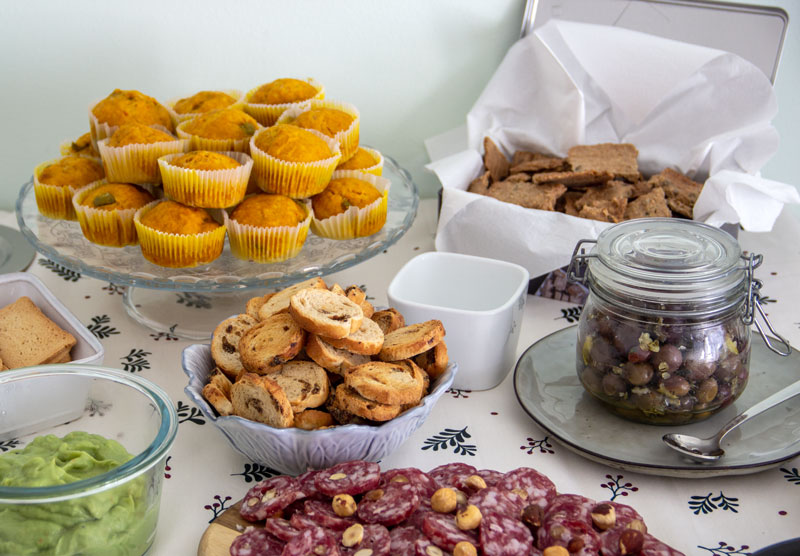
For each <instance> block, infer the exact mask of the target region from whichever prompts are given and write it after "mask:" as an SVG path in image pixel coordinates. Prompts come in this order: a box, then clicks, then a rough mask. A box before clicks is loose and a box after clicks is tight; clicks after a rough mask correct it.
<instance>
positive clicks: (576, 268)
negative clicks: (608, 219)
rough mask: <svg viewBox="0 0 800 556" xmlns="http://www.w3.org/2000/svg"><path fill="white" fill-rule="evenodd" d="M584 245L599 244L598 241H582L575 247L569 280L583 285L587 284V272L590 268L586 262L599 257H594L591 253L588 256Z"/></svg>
mask: <svg viewBox="0 0 800 556" xmlns="http://www.w3.org/2000/svg"><path fill="white" fill-rule="evenodd" d="M584 243H590V244H597V240H596V239H581V240H579V241H578V243H577V244H576V245H575V249H574V250H573V251H572V258H571V259H570V261H569V267H568V268H567V279H568V280H570V281H571V282H578V283H581V284H585V283H586V270H587V268H588V265H587V264H586V260H587V259H591V258H594V257H596V256H597V255H592V254H591V253H588V254H587V253H586V251H585V249H584V248H583V244H584Z"/></svg>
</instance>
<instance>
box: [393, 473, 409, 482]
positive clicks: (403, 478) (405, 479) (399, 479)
mask: <svg viewBox="0 0 800 556" xmlns="http://www.w3.org/2000/svg"><path fill="white" fill-rule="evenodd" d="M389 482H390V483H408V482H410V481H409V480H408V477H406V476H405V475H395V476H394V477H392V480H391V481H389Z"/></svg>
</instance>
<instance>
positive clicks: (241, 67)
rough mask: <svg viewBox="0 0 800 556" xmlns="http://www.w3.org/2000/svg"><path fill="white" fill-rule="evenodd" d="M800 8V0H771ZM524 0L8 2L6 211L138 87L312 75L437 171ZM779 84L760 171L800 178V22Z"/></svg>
mask: <svg viewBox="0 0 800 556" xmlns="http://www.w3.org/2000/svg"><path fill="white" fill-rule="evenodd" d="M763 3H765V4H770V5H779V6H783V7H784V8H785V9H787V11H789V10H790V9H793V10H794V12H795V13H794V14H790V15H795V16H796V17H797V19H798V20H800V2H798V1H797V0H781V1H778V0H775V1H772V2H766V1H765V2H763ZM524 5H525V2H524V0H391V1H389V0H385V1H384V0H347V1H345V0H339V1H333V0H328V1H323V0H317V1H312V0H294V1H282V2H278V1H266V0H261V1H258V0H247V1H244V0H242V1H224V0H193V1H189V0H176V1H169V0H139V1H136V2H131V1H127V0H120V1H112V2H102V1H90V0H71V1H69V2H64V1H56V0H49V1H44V0H40V1H36V0H30V1H27V2H25V1H13V2H12V1H11V0H0V75H2V87H0V107H1V108H0V111H2V112H0V122H2V123H1V124H0V125H1V126H2V127H1V128H0V179H1V180H2V181H1V182H0V209H2V208H5V209H10V208H12V207H13V203H14V201H15V199H16V197H17V193H18V190H19V188H20V186H21V185H22V184H23V183H24V182H26V181H27V180H28V179H29V178H30V176H31V172H32V169H33V167H34V166H35V165H36V164H38V163H39V162H42V161H44V160H48V159H50V158H53V157H55V156H57V154H58V145H59V143H60V142H61V141H62V140H64V139H71V138H73V137H75V136H77V135H79V134H81V133H83V132H84V131H85V130H86V129H88V123H87V121H88V120H87V115H86V113H87V109H88V106H89V104H90V102H92V101H94V100H98V99H99V98H102V97H104V96H105V95H107V94H108V93H109V92H111V90H112V89H114V88H116V87H119V88H132V89H138V90H140V91H142V92H145V93H147V94H150V95H152V96H155V97H156V98H158V99H160V100H167V99H169V98H172V97H175V96H179V95H185V94H191V93H194V92H196V91H198V90H201V89H207V88H240V89H248V88H250V87H252V86H255V85H258V84H260V83H263V82H266V81H270V80H272V79H274V78H277V77H284V76H297V77H306V76H313V77H315V78H317V79H318V80H319V81H321V82H323V83H324V84H325V86H326V88H327V91H328V97H329V98H336V99H341V100H345V101H348V102H352V103H353V104H355V105H357V106H358V107H359V109H360V110H361V115H362V128H361V130H362V131H361V133H362V141H363V142H364V143H369V144H372V145H374V146H376V147H377V148H379V149H381V150H383V151H384V152H386V153H387V154H389V155H390V156H392V157H394V158H395V159H397V160H398V161H399V162H400V164H401V165H402V166H404V167H406V168H407V169H409V170H410V171H411V173H412V175H413V177H414V178H415V180H416V181H417V183H418V185H419V186H420V189H421V192H422V194H423V196H428V197H430V196H433V195H435V193H436V190H437V188H438V182H437V180H436V178H435V176H433V175H432V174H430V173H429V172H428V171H426V170H425V169H424V168H423V166H424V164H426V163H427V162H428V158H427V155H426V152H425V148H424V145H423V141H424V140H425V139H426V138H428V137H430V136H433V135H436V134H439V133H441V132H444V131H447V130H449V129H451V128H453V127H456V126H458V125H460V124H462V123H464V118H465V115H466V113H467V112H468V111H469V109H470V107H471V106H472V104H473V102H474V101H475V100H476V99H477V97H478V95H479V94H480V92H481V90H482V89H483V87H484V85H485V83H486V82H487V80H488V79H489V78H490V77H491V75H492V73H493V71H494V69H495V67H496V66H497V64H498V63H499V62H500V60H501V59H502V57H503V55H504V54H505V52H506V50H507V49H508V47H509V46H510V45H511V44H512V43H513V42H514V41H515V40H516V39H517V37H518V35H519V31H520V26H521V21H522V15H523V11H524ZM795 25H797V22H796V21H795V22H793V23H792V25H790V32H789V37H788V39H787V45H786V48H785V55H784V59H783V63H782V66H781V71H780V72H779V75H778V81H777V83H776V88H777V91H778V97H779V98H778V100H779V104H780V111H781V112H780V119H779V120H778V121H777V122H776V126H777V127H778V131H779V132H780V133H781V136H782V141H783V142H782V145H781V150H780V152H779V153H778V155H777V156H776V157H775V159H773V160H772V161H770V163H769V164H768V165H767V166H766V168H765V169H764V175H765V176H766V177H770V178H773V179H778V180H783V181H790V182H793V183H795V184H796V183H798V182H800V179H798V178H795V176H797V175H798V174H800V163H799V162H798V153H800V129H798V128H800V126H799V125H798V124H800V103H797V102H796V101H795V98H796V97H797V94H798V85H800V34H798V33H797V32H793V31H794V26H795Z"/></svg>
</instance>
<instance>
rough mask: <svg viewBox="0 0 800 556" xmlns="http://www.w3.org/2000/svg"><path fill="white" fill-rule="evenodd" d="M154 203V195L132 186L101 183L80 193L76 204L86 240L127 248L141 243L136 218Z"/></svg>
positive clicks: (83, 189)
mask: <svg viewBox="0 0 800 556" xmlns="http://www.w3.org/2000/svg"><path fill="white" fill-rule="evenodd" d="M153 200H154V197H153V195H151V194H150V192H148V191H146V190H144V189H142V188H141V187H138V186H136V185H133V184H130V183H100V184H96V185H89V186H87V187H84V188H82V189H80V190H79V191H78V192H77V193H75V195H74V197H73V198H72V203H73V206H74V208H75V213H76V214H77V216H78V222H80V225H81V231H82V232H83V235H84V236H85V237H86V239H88V240H89V241H91V242H93V243H99V244H100V245H107V246H110V247H123V246H125V245H135V244H136V243H138V240H137V238H136V227H135V226H134V225H133V215H134V214H135V213H136V211H137V210H138V209H140V208H141V207H143V206H145V205H146V204H147V203H151V202H153Z"/></svg>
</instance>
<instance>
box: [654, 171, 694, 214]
mask: <svg viewBox="0 0 800 556" xmlns="http://www.w3.org/2000/svg"><path fill="white" fill-rule="evenodd" d="M650 181H652V182H653V183H654V184H655V185H657V186H660V187H661V188H662V189H664V195H665V196H666V198H667V204H668V205H669V208H671V209H672V211H673V212H677V213H678V214H680V215H681V216H685V217H686V218H692V215H693V214H692V213H693V211H694V204H695V202H696V201H697V197H698V196H699V195H700V191H702V189H703V184H702V183H698V182H696V181H694V180H692V179H690V178H689V177H687V176H685V175H683V174H681V173H680V172H677V171H675V170H673V169H672V168H665V169H664V170H662V171H661V173H660V174H656V175H655V176H653V177H651V178H650Z"/></svg>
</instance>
